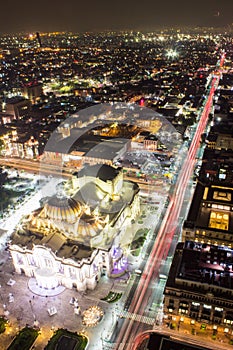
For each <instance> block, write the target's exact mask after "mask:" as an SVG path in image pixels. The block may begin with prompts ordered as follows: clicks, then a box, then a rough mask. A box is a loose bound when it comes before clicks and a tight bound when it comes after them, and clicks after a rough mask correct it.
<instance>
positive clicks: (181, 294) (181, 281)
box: [164, 241, 233, 326]
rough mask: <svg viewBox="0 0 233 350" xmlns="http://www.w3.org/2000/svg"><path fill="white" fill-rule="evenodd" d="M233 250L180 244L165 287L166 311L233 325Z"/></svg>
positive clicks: (200, 319)
mask: <svg viewBox="0 0 233 350" xmlns="http://www.w3.org/2000/svg"><path fill="white" fill-rule="evenodd" d="M232 286H233V250H232V249H230V248H228V247H222V246H214V245H208V244H205V243H204V244H201V243H196V242H192V241H186V242H185V243H178V245H177V248H176V251H175V255H174V258H173V262H172V266H171V269H170V272H169V276H168V280H167V284H166V286H165V290H164V295H165V299H164V312H165V313H166V314H167V315H170V316H172V315H180V316H181V317H182V316H184V317H189V318H191V319H193V320H197V321H199V322H204V323H210V324H216V325H218V324H221V325H226V326H227V325H229V326H230V325H232V324H233V301H232V298H233V290H232Z"/></svg>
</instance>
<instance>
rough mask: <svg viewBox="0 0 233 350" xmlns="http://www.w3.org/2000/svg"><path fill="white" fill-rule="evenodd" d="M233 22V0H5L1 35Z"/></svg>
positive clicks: (222, 24) (216, 24) (0, 19)
mask: <svg viewBox="0 0 233 350" xmlns="http://www.w3.org/2000/svg"><path fill="white" fill-rule="evenodd" d="M232 23H233V0H191V1H190V0H186V1H185V0H177V1H175V0H159V1H158V0H141V1H139V0H134V1H133V0H118V1H110V0H109V1H107V0H82V1H80V0H57V1H54V0H34V1H32V0H21V1H20V0H3V2H1V11H0V34H3V33H14V32H20V31H23V32H27V33H28V32H32V31H56V30H57V31H61V30H70V31H75V32H83V31H101V30H109V29H112V30H119V29H123V30H124V29H136V30H153V29H157V28H158V27H167V26H171V25H172V26H184V25H192V26H193V25H195V26H209V25H212V26H225V25H232Z"/></svg>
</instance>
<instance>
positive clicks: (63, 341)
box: [44, 329, 88, 350]
mask: <svg viewBox="0 0 233 350" xmlns="http://www.w3.org/2000/svg"><path fill="white" fill-rule="evenodd" d="M87 342H88V339H87V337H85V336H83V335H81V334H77V333H72V332H69V331H67V330H66V329H58V330H57V331H56V332H55V333H54V335H53V337H52V338H51V339H50V340H49V342H48V344H47V345H46V347H45V349H44V350H63V349H64V350H84V349H86V346H87Z"/></svg>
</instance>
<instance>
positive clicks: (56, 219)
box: [9, 165, 140, 291]
mask: <svg viewBox="0 0 233 350" xmlns="http://www.w3.org/2000/svg"><path fill="white" fill-rule="evenodd" d="M138 192H139V188H138V185H137V184H135V183H133V182H130V181H123V174H122V170H121V169H116V168H113V167H111V166H108V165H101V166H99V165H94V166H87V167H86V168H84V169H82V170H81V172H79V173H78V174H76V175H74V176H73V178H72V180H71V182H70V183H69V196H67V195H66V196H65V195H62V196H61V195H56V196H53V197H51V198H49V199H47V201H46V202H45V204H44V205H43V206H42V207H41V208H39V209H37V210H36V211H34V212H32V213H31V214H30V215H28V216H26V217H23V218H22V220H21V222H20V224H19V225H18V226H17V228H16V230H15V232H14V234H13V235H12V238H11V242H10V245H9V249H10V252H11V255H12V259H13V263H14V267H15V270H16V272H17V273H19V274H25V275H26V276H28V277H34V278H35V279H36V283H37V285H38V286H39V287H41V288H46V289H50V288H56V287H57V286H59V285H62V286H65V287H67V288H76V289H77V290H78V291H85V290H87V289H94V288H95V287H96V284H97V282H98V281H99V279H100V276H101V273H102V272H103V271H106V272H107V274H108V276H109V277H113V278H114V277H118V276H120V275H122V274H124V273H125V272H126V271H127V269H128V264H127V259H126V257H125V256H124V254H123V250H122V248H121V247H120V242H121V239H122V237H123V236H124V234H125V228H126V227H127V225H129V224H130V223H131V220H132V219H135V218H136V217H137V215H138V213H139V211H140V201H139V196H138Z"/></svg>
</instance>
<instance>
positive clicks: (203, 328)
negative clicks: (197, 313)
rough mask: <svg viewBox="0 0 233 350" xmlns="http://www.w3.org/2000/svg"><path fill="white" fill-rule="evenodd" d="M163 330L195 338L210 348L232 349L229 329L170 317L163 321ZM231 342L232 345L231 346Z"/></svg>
mask: <svg viewBox="0 0 233 350" xmlns="http://www.w3.org/2000/svg"><path fill="white" fill-rule="evenodd" d="M163 328H164V329H168V328H170V329H172V330H174V334H175V333H182V334H186V335H190V336H192V337H195V338H196V339H197V340H203V341H205V342H207V341H208V342H209V343H210V346H213V349H214V344H215V346H217V345H218V344H219V346H220V345H224V348H225V349H233V331H232V328H231V327H228V326H226V327H224V326H220V325H213V324H206V323H204V322H202V323H201V322H197V321H194V320H191V319H190V318H188V317H185V316H180V315H178V316H171V318H170V319H168V318H167V319H164V323H163ZM231 340H232V344H231Z"/></svg>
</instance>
